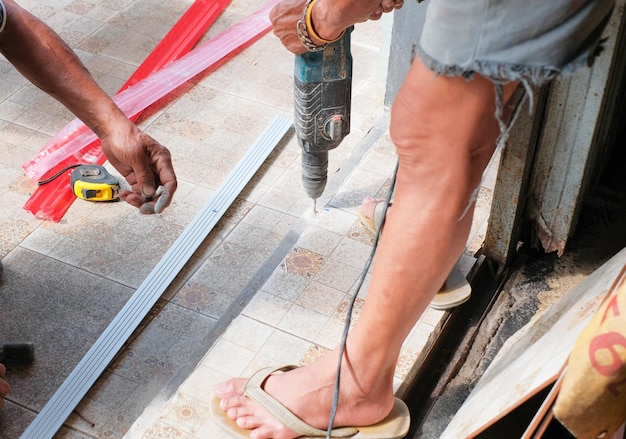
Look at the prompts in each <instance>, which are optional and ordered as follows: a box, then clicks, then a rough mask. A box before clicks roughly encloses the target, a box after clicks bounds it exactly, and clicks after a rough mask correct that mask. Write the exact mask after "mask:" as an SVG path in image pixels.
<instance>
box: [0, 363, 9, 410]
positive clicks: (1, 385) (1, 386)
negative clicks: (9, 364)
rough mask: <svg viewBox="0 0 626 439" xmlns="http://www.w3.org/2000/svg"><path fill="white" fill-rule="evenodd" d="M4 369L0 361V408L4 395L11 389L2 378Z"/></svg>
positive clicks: (4, 372) (4, 373)
mask: <svg viewBox="0 0 626 439" xmlns="http://www.w3.org/2000/svg"><path fill="white" fill-rule="evenodd" d="M6 371H7V369H6V367H4V364H2V363H0V409H1V408H2V406H3V405H4V397H5V396H7V394H8V393H9V390H11V387H10V386H9V383H7V381H6V380H5V379H4V377H5V375H6Z"/></svg>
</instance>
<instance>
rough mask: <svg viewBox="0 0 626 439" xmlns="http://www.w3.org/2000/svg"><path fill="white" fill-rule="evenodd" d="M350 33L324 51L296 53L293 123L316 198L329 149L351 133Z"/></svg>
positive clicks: (305, 183)
mask: <svg viewBox="0 0 626 439" xmlns="http://www.w3.org/2000/svg"><path fill="white" fill-rule="evenodd" d="M351 32H352V28H350V29H348V30H347V31H346V32H345V34H344V36H343V37H342V38H341V39H339V40H338V41H335V42H334V43H331V44H328V45H327V46H326V47H325V48H324V50H323V51H320V52H308V53H305V54H303V55H297V56H296V62H295V69H294V71H295V75H294V79H295V81H294V85H295V87H294V126H295V130H296V135H297V138H298V143H299V145H300V147H301V149H302V184H303V186H304V190H305V191H306V193H307V195H309V196H310V197H311V198H313V199H314V200H315V199H317V198H319V197H320V196H321V195H322V193H323V192H324V189H325V187H326V180H327V175H328V151H330V150H331V149H334V148H336V147H337V146H339V144H340V143H341V142H342V140H343V139H344V138H345V136H347V135H348V134H349V133H350V99H351V94H352V55H351V53H350V33H351Z"/></svg>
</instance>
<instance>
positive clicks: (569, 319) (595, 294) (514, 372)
mask: <svg viewBox="0 0 626 439" xmlns="http://www.w3.org/2000/svg"><path fill="white" fill-rule="evenodd" d="M624 267H626V248H625V249H623V250H622V251H620V252H619V253H618V254H617V255H615V256H614V257H613V258H611V259H610V260H609V261H607V262H606V263H605V264H603V265H602V266H601V267H600V268H598V269H597V270H596V271H595V272H594V273H593V274H591V275H590V276H588V277H587V278H586V279H585V280H584V281H583V282H581V283H580V284H579V285H578V286H576V287H575V288H573V289H572V290H571V291H570V292H569V293H568V294H567V295H565V296H564V297H563V298H561V300H559V301H558V302H557V303H555V304H554V305H553V306H551V307H550V308H549V309H548V310H546V311H545V312H544V313H543V314H542V315H541V316H540V317H539V318H538V319H536V320H534V321H532V322H531V323H529V324H528V325H526V326H525V327H524V328H522V329H521V330H520V331H518V332H517V333H516V334H514V335H513V336H512V337H511V338H510V339H509V340H507V342H506V343H505V345H504V346H503V348H502V349H501V350H500V352H499V353H498V355H497V356H496V358H495V359H494V360H493V362H492V363H491V365H490V366H489V368H488V369H487V370H486V371H485V373H484V374H483V376H482V377H481V379H480V380H479V381H478V383H477V384H476V387H475V388H474V389H473V390H472V392H471V393H470V395H469V397H468V398H467V399H466V400H465V403H464V404H463V405H462V406H461V408H460V409H459V411H458V412H457V414H456V416H455V417H454V418H453V419H452V421H451V422H450V424H449V425H448V427H447V428H446V430H445V431H444V433H443V435H442V436H441V439H456V438H460V437H463V438H471V437H475V436H476V435H477V434H479V433H480V432H482V431H484V430H485V429H487V428H488V427H489V426H490V425H492V424H493V423H495V422H496V421H498V420H499V419H502V418H503V417H504V416H506V415H507V414H508V413H510V412H511V411H513V410H514V409H515V408H516V407H517V406H519V405H520V404H521V403H523V402H524V401H526V400H528V399H529V398H531V397H532V396H534V395H535V394H537V393H538V392H539V391H540V390H542V389H544V388H545V387H546V386H548V385H550V384H551V383H553V382H555V381H556V379H557V377H558V376H559V374H560V372H561V369H562V368H563V366H564V364H565V363H566V361H567V358H568V356H569V353H570V351H571V349H572V347H573V345H574V343H575V341H576V339H577V338H578V336H579V334H580V333H581V332H582V330H583V329H584V328H585V326H586V325H587V324H588V322H589V321H590V319H591V317H592V316H593V314H594V313H595V312H596V310H597V309H598V308H599V306H600V304H601V302H602V300H603V299H604V298H605V297H606V295H607V293H608V292H609V291H611V288H614V286H615V280H616V279H617V278H618V277H621V275H622V273H623V270H624Z"/></svg>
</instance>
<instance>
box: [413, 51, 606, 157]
mask: <svg viewBox="0 0 626 439" xmlns="http://www.w3.org/2000/svg"><path fill="white" fill-rule="evenodd" d="M600 50H601V48H600V47H598V49H597V50H596V51H594V52H595V53H594V56H595V55H597V53H599V51H600ZM418 56H419V57H420V59H421V60H422V62H423V63H424V65H425V66H426V67H427V68H428V69H430V70H432V71H433V72H434V74H435V75H443V76H451V77H453V76H460V77H463V78H465V79H467V80H468V81H471V80H472V79H473V77H474V75H476V74H480V75H482V76H484V77H486V78H488V79H490V80H491V81H493V83H494V87H495V95H496V114H495V116H496V119H497V121H498V124H499V125H500V138H499V139H498V148H500V147H502V146H503V145H504V144H505V143H506V140H507V138H508V135H509V132H510V130H511V127H512V126H513V124H514V123H515V121H516V120H517V116H518V115H519V112H520V109H521V107H522V105H523V104H524V103H525V101H526V100H527V99H528V102H529V110H528V111H529V112H532V111H533V107H534V102H533V90H532V88H533V87H535V86H541V85H544V84H547V83H548V82H550V81H552V80H554V79H557V78H562V77H566V76H569V75H571V74H572V73H574V72H575V71H576V70H578V69H579V68H581V67H584V66H585V65H590V64H591V58H592V57H589V56H581V57H579V58H577V59H575V60H573V61H572V62H570V63H569V64H567V65H566V66H564V67H563V68H560V69H559V68H556V67H547V66H528V65H517V64H503V63H495V62H487V61H474V62H472V63H471V64H470V65H467V66H460V65H448V64H443V63H441V62H439V61H437V60H435V59H434V58H432V57H431V56H430V55H428V54H427V53H426V52H424V51H423V50H422V49H421V48H418ZM511 81H518V82H519V83H520V84H522V85H523V87H524V90H525V93H524V96H523V97H522V98H521V99H520V100H519V101H518V103H517V105H516V106H515V108H514V109H513V112H512V113H511V116H510V117H509V120H508V123H507V121H505V120H504V118H503V113H504V105H505V102H504V99H503V87H502V86H503V85H504V84H506V83H508V82H511Z"/></svg>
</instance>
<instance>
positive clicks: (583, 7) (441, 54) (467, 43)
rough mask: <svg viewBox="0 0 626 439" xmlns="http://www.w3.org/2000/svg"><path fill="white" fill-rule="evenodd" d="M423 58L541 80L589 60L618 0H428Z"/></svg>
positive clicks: (498, 77) (435, 64)
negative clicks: (615, 1)
mask: <svg viewBox="0 0 626 439" xmlns="http://www.w3.org/2000/svg"><path fill="white" fill-rule="evenodd" d="M426 5H427V7H428V10H427V12H426V20H425V23H424V28H423V32H422V36H421V40H420V46H421V47H420V49H421V51H420V58H421V59H422V61H423V62H424V63H425V64H426V66H427V67H429V68H430V69H432V70H433V71H434V72H435V73H438V74H444V75H454V76H457V75H464V76H471V75H472V74H474V73H480V74H481V75H483V76H486V77H488V78H490V79H492V80H494V81H500V82H504V81H509V80H520V81H522V82H523V83H524V84H525V85H528V84H535V85H536V84H541V83H543V82H546V81H547V80H550V79H553V78H555V77H557V76H560V75H565V74H568V73H571V72H572V71H574V70H575V69H576V68H578V67H580V66H582V65H584V64H590V62H591V60H592V59H593V58H594V56H595V55H596V54H597V53H598V51H599V42H600V40H601V36H602V31H603V30H604V28H605V26H606V24H607V22H608V21H609V18H610V16H611V11H612V9H613V5H614V0H428V2H427V3H426Z"/></svg>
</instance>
